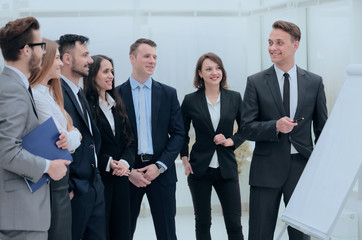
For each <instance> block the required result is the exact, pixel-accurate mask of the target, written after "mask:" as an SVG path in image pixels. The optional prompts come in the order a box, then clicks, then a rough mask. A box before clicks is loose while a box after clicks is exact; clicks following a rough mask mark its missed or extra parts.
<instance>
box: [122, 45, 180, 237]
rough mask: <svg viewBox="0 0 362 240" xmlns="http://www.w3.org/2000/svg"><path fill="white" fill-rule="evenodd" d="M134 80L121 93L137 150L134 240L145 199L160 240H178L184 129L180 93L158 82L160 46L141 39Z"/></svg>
mask: <svg viewBox="0 0 362 240" xmlns="http://www.w3.org/2000/svg"><path fill="white" fill-rule="evenodd" d="M129 58H130V61H131V64H132V75H131V77H130V78H129V80H128V81H126V82H125V83H124V84H122V85H121V86H119V87H117V91H118V92H119V93H120V95H121V96H122V98H123V101H124V103H125V105H126V109H127V114H128V117H129V119H130V122H131V125H132V128H133V133H134V134H133V136H135V138H136V139H135V141H136V143H138V144H137V148H136V150H137V152H136V159H135V164H134V167H133V169H132V171H131V174H130V176H129V180H130V182H131V183H132V184H130V195H131V229H132V236H133V233H134V231H135V229H136V223H137V218H138V215H139V212H140V207H141V202H142V199H143V196H144V195H145V194H146V195H147V198H148V202H149V204H150V208H151V213H152V218H153V222H154V225H155V230H156V235H157V239H158V240H176V239H177V237H176V227H175V215H176V196H175V194H176V180H177V178H176V168H175V159H176V157H177V155H178V154H179V152H180V150H181V147H182V145H183V142H184V134H185V133H184V125H183V121H182V115H181V108H180V104H179V102H178V100H177V94H176V89H174V88H172V87H169V86H167V85H165V84H162V83H159V82H157V81H155V80H153V79H152V77H151V75H152V74H153V72H154V70H155V67H156V63H157V54H156V43H155V42H153V41H152V40H149V39H145V38H141V39H138V40H137V41H136V42H135V43H133V44H132V45H131V47H130V54H129Z"/></svg>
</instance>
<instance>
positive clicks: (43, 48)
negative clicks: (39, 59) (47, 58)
mask: <svg viewBox="0 0 362 240" xmlns="http://www.w3.org/2000/svg"><path fill="white" fill-rule="evenodd" d="M26 45H28V46H29V47H34V46H39V45H40V47H41V49H42V50H43V51H45V49H46V45H47V44H46V43H45V42H40V43H28V44H26ZM26 45H25V46H26ZM25 46H22V47H21V48H20V49H23V48H24V47H25Z"/></svg>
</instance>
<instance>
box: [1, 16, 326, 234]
mask: <svg viewBox="0 0 362 240" xmlns="http://www.w3.org/2000/svg"><path fill="white" fill-rule="evenodd" d="M300 36H301V34H300V30H299V28H298V26H296V25H295V24H293V23H290V22H285V21H277V22H275V23H274V24H273V30H272V32H271V34H270V37H269V40H268V41H269V54H270V57H271V60H272V62H273V63H274V65H273V66H272V67H271V68H269V69H267V70H265V71H262V72H260V73H257V74H254V75H252V76H250V77H248V80H247V86H246V90H245V93H244V101H242V97H241V94H240V93H239V92H236V91H232V90H229V89H228V86H227V74H226V70H225V68H224V65H223V62H222V60H221V59H220V57H219V56H217V55H216V54H214V53H206V54H204V55H202V56H201V57H200V58H199V59H198V61H197V63H196V68H195V75H194V82H193V84H194V86H195V88H196V89H197V90H196V91H195V92H193V93H190V94H187V95H186V96H185V98H184V100H183V102H182V104H181V106H180V104H179V101H178V98H177V92H176V89H174V88H172V87H170V86H167V85H165V84H163V83H160V82H158V81H155V80H154V79H153V78H152V75H153V73H154V70H155V67H156V63H157V54H156V47H157V45H156V43H155V42H153V41H152V40H150V39H145V38H140V39H138V40H136V41H135V42H134V43H133V44H132V45H131V46H130V52H129V59H130V62H131V64H132V73H131V76H130V77H129V79H128V80H127V81H126V82H124V83H123V84H121V85H120V86H118V87H115V81H114V79H115V75H114V63H113V60H112V59H111V58H109V57H107V56H104V55H94V56H91V55H90V52H89V50H88V46H87V44H88V41H89V39H88V38H87V37H85V36H81V35H76V34H66V35H63V36H61V37H60V38H59V40H57V41H56V42H54V41H51V40H49V39H45V38H41V36H40V32H39V23H38V21H37V20H36V19H35V18H33V17H27V18H22V19H17V20H14V21H11V22H9V23H8V24H6V26H5V27H3V28H2V29H0V47H1V50H2V53H3V56H4V59H5V61H6V65H5V67H4V70H3V72H2V73H1V75H0V144H1V148H0V156H1V157H0V239H1V240H4V239H64V240H69V239H73V240H75V239H95V240H102V239H118V240H120V239H127V240H129V239H133V235H134V232H135V230H136V224H137V218H138V215H139V213H140V207H141V202H142V199H143V197H144V195H147V198H148V202H149V204H150V209H151V214H152V218H153V222H154V227H155V232H156V236H157V239H160V240H173V239H177V236H176V227H175V226H176V224H175V216H176V197H175V194H176V182H177V176H176V169H175V163H174V161H175V159H176V158H177V156H178V155H179V154H180V157H181V159H182V163H183V165H184V168H185V174H186V175H187V176H188V177H187V179H188V185H189V188H190V192H191V196H192V201H193V205H194V213H195V222H196V223H195V232H196V239H198V240H208V239H211V234H210V228H211V191H212V187H214V189H215V191H216V193H217V195H218V197H219V199H220V203H221V207H222V211H223V215H224V220H225V225H226V230H227V234H228V239H232V240H234V239H235V240H236V239H237V240H240V239H244V236H243V230H242V225H241V212H242V211H241V199H240V187H239V178H238V171H237V163H236V159H235V154H234V150H235V149H236V148H238V147H239V146H240V145H241V144H242V143H243V142H244V141H245V140H251V141H255V143H256V144H255V150H254V153H253V158H252V165H251V170H250V185H251V188H250V215H249V216H250V220H249V237H248V238H249V240H269V239H270V240H271V239H273V235H274V230H275V225H276V220H277V215H278V209H279V204H280V200H281V196H283V199H284V202H285V204H287V203H288V201H289V199H290V197H291V195H292V193H293V190H294V187H295V186H296V184H297V182H298V179H299V177H300V175H301V174H302V172H303V169H304V167H305V165H306V163H307V161H308V158H309V156H310V154H311V152H312V149H313V142H312V134H311V127H312V124H313V129H314V136H315V140H317V139H318V137H319V135H320V133H321V131H322V128H323V126H324V124H325V122H326V120H327V108H326V99H325V93H324V87H323V82H322V78H321V77H320V76H317V75H315V74H313V73H310V72H308V71H306V70H303V69H301V68H299V67H297V66H296V64H295V62H294V54H295V52H296V50H297V49H298V46H299V41H300ZM81 81H83V82H82V84H80V83H81ZM80 85H83V88H82V87H80ZM83 89H84V90H83ZM49 117H52V118H53V120H54V122H55V124H56V126H57V128H58V130H59V132H60V134H59V140H58V141H57V142H56V143H55V144H56V145H57V147H58V148H62V149H68V150H69V152H70V153H72V158H73V162H72V163H70V162H69V161H66V160H62V159H58V160H52V161H49V160H47V159H44V158H41V157H38V156H35V155H33V154H31V153H29V152H28V151H26V150H25V149H22V147H21V139H22V137H23V136H24V135H26V134H27V133H28V132H30V131H31V130H33V129H34V128H35V127H36V126H38V125H39V124H40V123H42V122H44V121H45V120H47V119H48V118H49ZM295 119H303V120H300V121H298V122H297V121H295ZM235 122H236V124H237V127H236V131H235V130H234V128H235V126H234V123H235ZM191 123H192V126H193V128H194V129H195V135H196V140H195V143H194V144H193V145H192V148H191V151H190V150H189V141H190V138H189V130H190V127H191ZM44 173H47V174H48V175H49V176H50V177H51V179H52V180H51V182H50V187H49V185H47V184H45V185H43V186H42V187H41V188H40V189H39V190H37V191H36V192H34V193H31V192H30V191H29V190H28V189H27V186H26V184H25V181H24V178H26V179H29V180H31V181H34V182H36V181H37V180H38V179H39V178H40V177H41V176H42V175H43V174H44ZM288 231H289V237H290V239H293V240H302V239H308V236H306V235H305V234H303V233H301V232H299V231H297V230H295V229H292V228H290V229H288Z"/></svg>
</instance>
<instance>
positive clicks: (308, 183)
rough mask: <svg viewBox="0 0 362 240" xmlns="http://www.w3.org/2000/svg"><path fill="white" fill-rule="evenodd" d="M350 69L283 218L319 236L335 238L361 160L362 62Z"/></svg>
mask: <svg viewBox="0 0 362 240" xmlns="http://www.w3.org/2000/svg"><path fill="white" fill-rule="evenodd" d="M347 74H348V77H347V79H346V81H345V82H344V85H343V87H342V89H341V91H340V93H339V96H338V98H337V101H336V103H335V105H334V107H333V110H332V112H331V114H330V116H329V118H328V120H327V123H326V125H325V127H324V129H323V131H322V134H321V135H320V137H319V140H318V143H317V145H316V147H315V149H314V150H313V153H312V155H311V157H310V159H309V161H308V164H307V166H306V167H305V169H304V172H303V174H302V176H301V178H300V180H299V182H298V184H297V186H296V188H295V190H294V193H293V195H292V197H291V199H290V201H289V203H288V206H287V207H286V209H285V211H284V213H283V215H282V217H281V218H282V221H284V222H285V223H286V224H287V225H289V226H291V227H294V228H296V229H298V230H300V231H302V232H304V233H306V234H308V235H311V236H313V237H315V238H317V239H330V237H331V233H332V231H333V228H334V225H335V224H336V221H337V219H338V217H339V216H340V213H341V211H342V209H343V207H344V205H345V202H346V200H347V197H348V195H349V193H350V192H351V190H352V188H353V186H354V184H355V182H356V180H357V179H358V178H359V175H360V174H359V172H360V171H359V170H360V168H361V165H362V158H361V153H360V152H361V148H362V124H361V122H362V107H361V106H362V93H361V90H362V64H358V65H357V64H354V65H349V66H348V67H347ZM361 185H362V183H361V182H360V183H359V187H361ZM284 231H285V230H284Z"/></svg>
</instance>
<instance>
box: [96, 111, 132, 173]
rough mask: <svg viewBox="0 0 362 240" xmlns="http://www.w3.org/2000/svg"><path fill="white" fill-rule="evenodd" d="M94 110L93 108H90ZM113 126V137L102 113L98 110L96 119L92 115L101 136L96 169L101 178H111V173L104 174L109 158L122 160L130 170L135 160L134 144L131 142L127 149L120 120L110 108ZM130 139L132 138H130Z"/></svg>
mask: <svg viewBox="0 0 362 240" xmlns="http://www.w3.org/2000/svg"><path fill="white" fill-rule="evenodd" d="M91 107H92V108H95V106H91ZM112 112H113V116H114V124H115V133H116V134H115V135H114V134H113V131H112V128H111V125H109V122H108V120H107V118H106V116H105V115H104V113H103V111H102V110H101V109H99V116H98V117H96V116H94V114H93V118H94V119H95V122H96V125H97V126H98V129H99V132H100V134H101V139H102V143H101V148H100V150H99V154H98V169H99V171H100V173H101V175H102V177H105V176H107V177H111V176H113V175H112V171H110V172H106V171H105V170H106V167H107V164H108V160H109V157H110V156H112V158H113V159H114V160H120V159H124V160H126V161H127V162H128V164H129V166H130V168H132V167H133V164H134V159H135V147H136V145H135V142H134V140H132V143H131V145H130V146H129V147H127V146H126V144H125V135H124V133H123V131H122V129H123V127H124V126H123V123H122V118H121V116H120V115H118V114H117V113H116V112H115V109H114V108H112ZM131 137H132V136H131Z"/></svg>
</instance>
